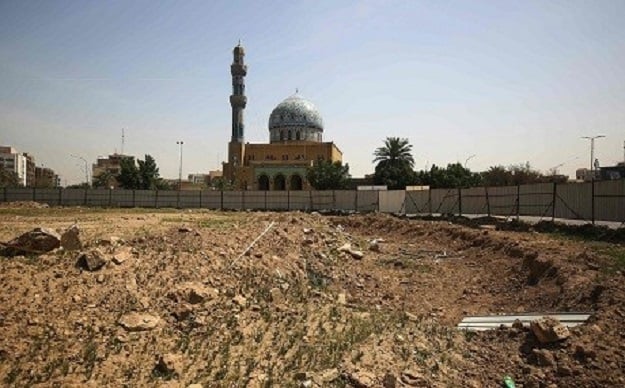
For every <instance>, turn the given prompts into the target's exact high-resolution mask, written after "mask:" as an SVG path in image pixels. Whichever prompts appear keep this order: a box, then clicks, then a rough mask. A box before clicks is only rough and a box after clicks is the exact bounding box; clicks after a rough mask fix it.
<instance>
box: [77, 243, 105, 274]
mask: <svg viewBox="0 0 625 388" xmlns="http://www.w3.org/2000/svg"><path fill="white" fill-rule="evenodd" d="M106 262H107V260H106V258H105V257H104V254H103V253H102V251H100V250H99V249H97V248H96V249H91V250H89V251H87V252H83V253H81V254H79V255H78V260H76V266H78V267H80V268H82V269H86V270H87V271H97V270H99V269H100V268H102V267H103V266H104V265H105V264H106Z"/></svg>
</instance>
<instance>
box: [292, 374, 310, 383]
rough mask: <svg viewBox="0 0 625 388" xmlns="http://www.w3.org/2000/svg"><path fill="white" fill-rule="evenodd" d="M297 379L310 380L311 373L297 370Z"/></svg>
mask: <svg viewBox="0 0 625 388" xmlns="http://www.w3.org/2000/svg"><path fill="white" fill-rule="evenodd" d="M293 377H294V378H295V380H297V381H304V380H310V379H311V374H310V373H309V372H297V373H295V376H293Z"/></svg>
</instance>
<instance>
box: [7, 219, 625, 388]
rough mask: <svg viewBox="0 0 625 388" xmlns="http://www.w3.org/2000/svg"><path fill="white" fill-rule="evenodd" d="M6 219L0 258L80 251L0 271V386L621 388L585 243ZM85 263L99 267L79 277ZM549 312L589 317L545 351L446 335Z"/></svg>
mask: <svg viewBox="0 0 625 388" xmlns="http://www.w3.org/2000/svg"><path fill="white" fill-rule="evenodd" d="M0 217H1V219H2V221H3V223H2V226H0V240H9V239H10V238H12V237H14V234H15V233H16V231H18V230H29V229H32V227H33V226H38V225H48V224H49V225H51V226H52V227H54V228H57V229H65V228H67V227H68V226H70V225H72V224H73V223H74V222H77V223H78V225H80V230H81V239H82V245H83V250H81V251H76V252H70V251H66V250H63V249H58V250H55V251H53V252H51V253H47V254H44V255H39V256H21V257H15V258H0V287H2V289H3V290H4V291H3V293H2V294H0V326H1V327H2V329H3V333H4V335H3V336H2V337H1V338H0V376H4V377H3V381H2V383H3V384H5V385H16V386H30V385H35V384H44V385H52V386H54V385H63V386H65V385H67V386H71V385H75V386H84V385H89V384H90V385H93V386H160V385H164V386H171V387H186V386H188V385H189V384H200V385H201V386H205V387H214V386H215V387H219V386H223V387H226V386H250V387H261V386H272V385H277V384H280V385H286V386H297V385H304V386H324V387H325V386H346V385H347V386H372V387H373V386H375V387H377V386H402V385H401V384H403V385H404V386H469V387H471V386H474V387H480V386H497V385H500V384H501V383H502V380H503V377H504V376H506V375H508V376H512V377H513V378H514V379H515V380H516V381H517V383H521V384H523V386H536V387H538V386H548V385H549V384H552V383H555V384H557V385H558V386H597V385H599V386H600V385H623V383H625V380H624V372H623V368H622V362H623V359H625V347H623V346H622V345H621V344H622V343H623V332H622V327H623V323H624V322H623V321H624V320H625V305H624V302H623V301H624V300H625V299H624V298H623V297H624V296H625V286H623V282H622V279H623V278H622V275H621V273H620V272H616V271H614V270H613V269H614V267H613V266H612V264H611V263H612V262H611V261H610V258H608V257H607V256H606V255H604V254H601V253H598V251H597V250H595V248H594V247H593V246H591V245H587V244H585V243H581V242H575V241H571V240H562V239H554V238H552V237H549V236H547V235H541V234H537V233H525V232H523V233H520V232H518V233H517V232H504V231H497V230H491V229H489V230H479V229H471V228H467V227H463V226H458V225H452V224H450V223H448V222H434V221H409V220H400V219H397V218H394V217H390V216H385V215H377V214H370V215H364V216H363V215H350V216H345V217H337V216H328V217H324V216H321V215H318V214H305V213H299V212H291V213H236V212H231V213H222V212H211V211H167V210H166V211H162V212H159V213H150V212H146V211H142V210H127V211H125V212H121V211H114V210H109V211H102V210H98V211H93V212H92V211H89V210H85V209H79V210H72V209H62V210H57V211H55V212H54V215H53V216H50V217H49V218H46V217H45V216H41V215H38V216H37V218H35V219H31V218H27V217H15V216H14V215H13V214H11V215H6V216H2V215H1V213H0ZM254 241H256V242H255V243H254V244H252V242H254ZM250 245H251V248H250ZM347 245H348V246H349V249H345V248H344V247H345V246H347ZM248 248H249V249H248ZM615 249H616V248H615ZM95 251H97V252H98V259H99V260H98V265H94V266H91V267H92V268H90V266H76V262H77V260H78V258H79V257H82V256H81V255H84V254H85V253H89V252H95ZM355 251H357V252H360V253H361V255H354V254H353V253H354V252H355ZM83 261H84V260H83ZM100 264H102V265H100ZM541 311H543V312H544V311H592V312H593V316H592V318H591V321H590V322H589V323H588V324H587V325H584V326H581V327H578V328H575V329H572V330H571V332H570V337H569V338H568V339H566V340H563V341H561V342H558V343H555V344H547V345H545V344H541V343H539V342H538V341H537V340H536V338H535V336H534V334H532V333H531V332H530V331H529V330H526V329H505V330H494V331H489V332H483V333H470V332H463V331H459V330H457V329H456V325H457V323H458V322H459V321H460V320H461V319H462V318H463V317H464V316H466V315H472V314H496V313H515V312H541ZM393 384H395V385H393Z"/></svg>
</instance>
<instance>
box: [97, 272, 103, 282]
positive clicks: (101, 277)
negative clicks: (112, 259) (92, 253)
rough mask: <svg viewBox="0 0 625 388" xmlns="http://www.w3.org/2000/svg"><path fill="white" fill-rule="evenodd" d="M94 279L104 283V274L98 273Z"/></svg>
mask: <svg viewBox="0 0 625 388" xmlns="http://www.w3.org/2000/svg"><path fill="white" fill-rule="evenodd" d="M96 281H97V282H98V283H104V275H102V274H99V275H98V277H97V278H96Z"/></svg>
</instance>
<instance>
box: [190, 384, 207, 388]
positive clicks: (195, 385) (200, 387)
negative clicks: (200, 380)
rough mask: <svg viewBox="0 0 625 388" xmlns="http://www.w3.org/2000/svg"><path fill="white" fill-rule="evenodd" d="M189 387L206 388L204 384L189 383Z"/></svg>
mask: <svg viewBox="0 0 625 388" xmlns="http://www.w3.org/2000/svg"><path fill="white" fill-rule="evenodd" d="M187 388H204V387H202V384H189V385H187Z"/></svg>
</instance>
